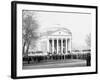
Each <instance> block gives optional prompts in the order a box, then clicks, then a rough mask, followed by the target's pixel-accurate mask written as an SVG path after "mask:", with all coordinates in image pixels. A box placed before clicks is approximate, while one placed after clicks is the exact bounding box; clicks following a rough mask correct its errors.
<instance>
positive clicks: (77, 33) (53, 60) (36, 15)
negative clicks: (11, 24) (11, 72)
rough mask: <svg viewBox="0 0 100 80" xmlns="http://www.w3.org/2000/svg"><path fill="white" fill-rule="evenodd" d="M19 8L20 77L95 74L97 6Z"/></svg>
mask: <svg viewBox="0 0 100 80" xmlns="http://www.w3.org/2000/svg"><path fill="white" fill-rule="evenodd" d="M16 5H17V8H16V10H17V12H16V15H17V17H16V18H17V19H16V21H17V22H16V24H17V26H16V27H17V31H16V32H17V36H16V37H17V53H16V54H17V58H16V66H17V67H16V68H17V76H43V75H55V74H58V75H59V74H66V75H67V74H75V73H76V74H77V73H91V72H94V73H95V72H96V65H97V64H96V55H97V52H96V27H97V26H96V9H97V8H96V6H81V5H80V6H77V5H76V6H75V5H74V6H73V5H64V6H63V5H60V4H53V5H52V4H51V5H50V4H42V3H33V4H28V3H26V4H24V3H22V4H21V3H20V4H16ZM13 55H14V54H13Z"/></svg>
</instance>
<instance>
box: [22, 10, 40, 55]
mask: <svg viewBox="0 0 100 80" xmlns="http://www.w3.org/2000/svg"><path fill="white" fill-rule="evenodd" d="M34 15H35V14H34V13H33V12H30V11H23V12H22V40H23V41H22V42H23V51H22V52H23V54H24V55H25V54H26V55H27V54H28V51H29V47H30V44H31V42H32V41H35V40H36V39H37V38H38V36H37V31H36V30H37V29H38V24H37V21H36V19H35V17H34Z"/></svg>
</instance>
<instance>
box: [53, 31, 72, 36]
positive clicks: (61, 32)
mask: <svg viewBox="0 0 100 80" xmlns="http://www.w3.org/2000/svg"><path fill="white" fill-rule="evenodd" d="M51 35H52V36H53V35H58V36H60V35H71V33H70V32H68V31H64V30H59V31H56V32H53V33H51Z"/></svg>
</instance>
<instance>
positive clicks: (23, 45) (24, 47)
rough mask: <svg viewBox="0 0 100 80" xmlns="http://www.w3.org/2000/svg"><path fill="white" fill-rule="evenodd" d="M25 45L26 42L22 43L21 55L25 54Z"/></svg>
mask: <svg viewBox="0 0 100 80" xmlns="http://www.w3.org/2000/svg"><path fill="white" fill-rule="evenodd" d="M25 45H26V42H24V45H23V52H22V53H23V55H24V54H25Z"/></svg>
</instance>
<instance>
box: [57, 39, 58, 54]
mask: <svg viewBox="0 0 100 80" xmlns="http://www.w3.org/2000/svg"><path fill="white" fill-rule="evenodd" d="M57 54H58V39H57Z"/></svg>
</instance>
